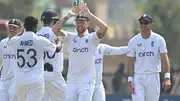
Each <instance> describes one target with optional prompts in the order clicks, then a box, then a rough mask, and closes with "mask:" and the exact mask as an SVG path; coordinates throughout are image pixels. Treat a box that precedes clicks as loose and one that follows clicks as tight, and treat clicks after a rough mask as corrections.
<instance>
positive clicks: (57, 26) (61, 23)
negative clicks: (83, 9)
mask: <svg viewBox="0 0 180 101" xmlns="http://www.w3.org/2000/svg"><path fill="white" fill-rule="evenodd" d="M71 17H72V15H71V14H67V15H66V16H65V17H64V18H62V19H60V20H59V21H58V22H57V23H56V24H55V25H54V26H53V28H52V30H53V32H54V33H55V34H56V36H64V35H61V34H63V33H60V30H61V28H62V27H63V26H64V24H65V23H66V21H67V20H68V19H69V18H71ZM59 34H60V35H59Z"/></svg>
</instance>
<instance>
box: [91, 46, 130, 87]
mask: <svg viewBox="0 0 180 101" xmlns="http://www.w3.org/2000/svg"><path fill="white" fill-rule="evenodd" d="M127 52H128V47H127V46H122V47H113V46H109V45H106V44H99V45H98V47H97V49H96V52H95V67H96V84H99V83H101V82H102V78H103V77H102V74H103V58H104V56H105V55H123V54H127Z"/></svg>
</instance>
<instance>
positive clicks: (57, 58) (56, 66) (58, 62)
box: [36, 27, 64, 79]
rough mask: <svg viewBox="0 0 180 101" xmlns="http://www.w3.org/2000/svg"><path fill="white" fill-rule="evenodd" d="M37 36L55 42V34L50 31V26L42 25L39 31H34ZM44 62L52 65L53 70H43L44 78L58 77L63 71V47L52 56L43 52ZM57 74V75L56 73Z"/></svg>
mask: <svg viewBox="0 0 180 101" xmlns="http://www.w3.org/2000/svg"><path fill="white" fill-rule="evenodd" d="M36 34H37V35H38V36H43V37H45V38H47V39H48V40H49V41H51V42H53V43H55V39H56V35H55V34H54V32H53V31H52V28H51V27H42V28H41V29H40V31H38V32H37V33H36ZM45 53H46V54H45V60H44V63H49V64H51V65H52V67H53V71H46V70H45V72H44V76H45V79H56V78H59V75H60V74H61V72H62V71H63V60H64V59H63V49H61V51H60V52H58V53H56V54H55V55H53V56H52V57H50V56H49V53H48V52H45ZM56 74H57V75H56Z"/></svg>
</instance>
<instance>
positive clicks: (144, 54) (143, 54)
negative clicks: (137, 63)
mask: <svg viewBox="0 0 180 101" xmlns="http://www.w3.org/2000/svg"><path fill="white" fill-rule="evenodd" d="M144 56H154V52H152V51H149V52H140V53H139V57H144Z"/></svg>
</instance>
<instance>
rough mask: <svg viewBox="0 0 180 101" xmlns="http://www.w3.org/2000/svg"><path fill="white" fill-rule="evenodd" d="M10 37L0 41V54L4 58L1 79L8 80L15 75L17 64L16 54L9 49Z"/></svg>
mask: <svg viewBox="0 0 180 101" xmlns="http://www.w3.org/2000/svg"><path fill="white" fill-rule="evenodd" d="M8 41H9V38H5V39H3V40H1V42H0V56H1V59H2V66H3V68H2V71H1V79H2V80H8V79H10V78H12V77H14V74H13V70H12V69H13V68H15V66H16V64H17V63H16V61H15V59H16V54H14V53H13V52H11V51H9V50H8V47H7V42H8Z"/></svg>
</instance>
